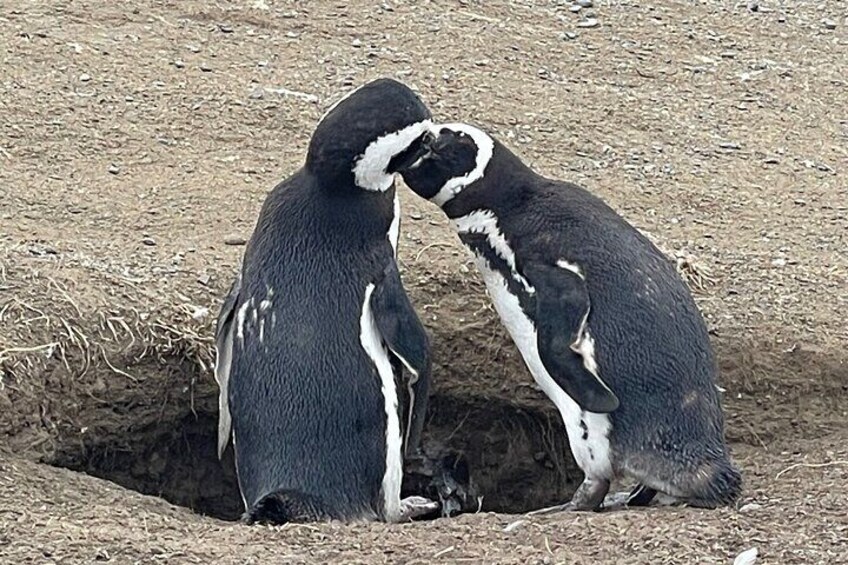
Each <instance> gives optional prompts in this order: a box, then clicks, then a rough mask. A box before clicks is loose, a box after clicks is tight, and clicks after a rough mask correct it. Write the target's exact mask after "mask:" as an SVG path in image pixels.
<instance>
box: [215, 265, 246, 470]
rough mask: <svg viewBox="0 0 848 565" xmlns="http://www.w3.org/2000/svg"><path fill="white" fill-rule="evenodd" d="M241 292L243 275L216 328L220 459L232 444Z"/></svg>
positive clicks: (223, 308) (232, 289)
mask: <svg viewBox="0 0 848 565" xmlns="http://www.w3.org/2000/svg"><path fill="white" fill-rule="evenodd" d="M240 291H241V273H239V274H238V275H237V276H236V280H235V281H234V282H233V284H232V286H231V287H230V291H229V292H228V293H227V297H226V298H224V304H223V305H222V306H221V312H220V313H219V314H218V324H217V327H216V328H215V380H216V381H217V382H218V458H219V459H220V458H221V456H222V455H223V454H224V450H225V449H227V444H228V443H229V442H230V430H231V428H232V418H231V416H230V402H229V389H228V384H229V381H230V367H231V366H232V364H233V329H234V324H233V321H234V320H235V313H236V305H237V304H238V299H239V292H240Z"/></svg>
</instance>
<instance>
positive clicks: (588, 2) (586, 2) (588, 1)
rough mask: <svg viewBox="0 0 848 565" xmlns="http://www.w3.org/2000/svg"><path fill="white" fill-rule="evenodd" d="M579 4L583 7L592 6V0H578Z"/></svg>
mask: <svg viewBox="0 0 848 565" xmlns="http://www.w3.org/2000/svg"><path fill="white" fill-rule="evenodd" d="M577 5H578V6H580V7H581V8H591V7H592V0H577Z"/></svg>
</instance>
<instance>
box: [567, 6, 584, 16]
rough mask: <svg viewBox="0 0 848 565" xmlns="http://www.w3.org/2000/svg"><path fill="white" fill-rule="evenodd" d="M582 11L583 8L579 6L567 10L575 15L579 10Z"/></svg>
mask: <svg viewBox="0 0 848 565" xmlns="http://www.w3.org/2000/svg"><path fill="white" fill-rule="evenodd" d="M582 9H583V7H582V6H580V5H579V4H574V5H573V6H571V7H570V8H569V10H570V11H572V12H574V13H575V14H576V13H577V12H579V11H580V10H582Z"/></svg>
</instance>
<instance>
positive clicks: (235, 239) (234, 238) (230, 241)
mask: <svg viewBox="0 0 848 565" xmlns="http://www.w3.org/2000/svg"><path fill="white" fill-rule="evenodd" d="M245 243H247V240H246V239H245V238H243V237H240V236H238V235H231V236H229V237H226V238H225V239H224V245H244V244H245Z"/></svg>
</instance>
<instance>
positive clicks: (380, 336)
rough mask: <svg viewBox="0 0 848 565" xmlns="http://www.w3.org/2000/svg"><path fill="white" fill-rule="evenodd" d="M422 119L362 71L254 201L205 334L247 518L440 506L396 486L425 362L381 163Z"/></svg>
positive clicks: (221, 439)
mask: <svg viewBox="0 0 848 565" xmlns="http://www.w3.org/2000/svg"><path fill="white" fill-rule="evenodd" d="M430 125H431V122H430V113H429V111H428V110H427V108H426V107H425V106H424V104H423V103H422V102H421V100H420V99H419V98H418V97H417V96H416V95H415V94H414V93H413V92H412V91H411V90H410V89H409V88H408V87H406V86H405V85H403V84H401V83H399V82H397V81H394V80H391V79H380V80H376V81H373V82H370V83H368V84H366V85H364V86H362V87H361V88H359V89H357V90H355V91H354V92H353V93H351V94H350V95H348V96H347V97H345V98H343V99H342V100H341V101H339V102H338V103H337V104H336V105H335V106H334V107H332V108H331V109H330V110H329V111H328V112H327V113H326V114H325V115H324V117H323V118H322V119H321V120H320V122H319V123H318V125H317V127H316V129H315V132H314V134H313V136H312V139H311V141H310V144H309V149H308V153H307V156H306V163H305V165H304V166H303V167H302V168H301V169H300V170H298V171H297V172H295V173H294V174H293V175H292V176H291V177H289V178H288V179H286V180H284V181H283V182H281V183H280V184H279V185H277V187H276V188H274V189H273V190H272V191H271V192H270V194H269V195H268V197H267V199H266V200H265V203H264V205H263V207H262V210H261V212H260V214H259V219H258V221H257V223H256V228H255V231H254V233H253V235H252V237H251V239H250V241H249V243H248V246H247V248H246V251H245V255H244V260H243V265H242V267H241V272H240V274H239V276H238V277H237V279H236V281H235V283H234V284H233V286H232V288H231V290H230V293H229V296H228V297H227V298H226V299H225V302H224V305H223V307H222V309H221V313H220V316H219V319H218V327H217V331H216V341H217V351H218V357H217V361H216V367H215V376H216V380H217V381H218V384H219V387H220V397H219V407H220V416H219V428H218V448H219V456H220V455H221V454H222V453H223V451H224V449H226V447H227V444H228V442H229V440H230V438H232V442H233V447H234V450H235V462H236V471H237V474H238V482H239V488H240V490H241V494H242V497H243V499H244V505H245V510H246V512H245V516H244V520H245V521H247V522H248V523H251V522H256V521H263V522H272V523H281V522H297V521H322V520H343V521H354V520H385V521H390V522H396V521H402V520H407V519H411V518H413V517H416V516H418V515H422V514H426V513H429V512H432V511H433V510H435V509H437V507H438V505H437V503H434V502H431V501H429V500H427V499H424V498H421V497H408V498H406V499H404V500H401V498H400V489H401V481H402V476H403V459H404V452H405V451H407V452H410V451H415V450H416V449H417V447H418V444H419V438H420V434H421V430H422V426H423V423H424V415H425V411H426V407H427V393H428V387H429V377H430V360H429V345H428V339H427V335H426V333H425V331H424V328H423V327H422V325H421V323H420V321H419V320H418V317H417V316H416V314H415V311H414V310H413V308H412V305H411V304H410V302H409V300H408V298H407V295H406V293H405V291H404V288H403V286H402V284H401V279H400V275H399V273H398V267H397V263H396V250H397V243H398V230H399V222H400V210H399V205H398V200H397V196H396V194H395V183H394V177H395V175H394V174H393V172H392V171H393V168H394V167H397V166H400V165H403V164H405V162H404V159H405V151H406V150H407V148H408V147H409V146H410V144H412V143H413V142H414V141H416V140H419V138H420V137H421V136H422V135H424V134H425V132H426V131H427V130H428V128H429V126H430ZM403 368H405V369H406V371H407V372H408V373H409V376H410V378H409V381H408V383H407V384H408V386H401V383H402V381H401V377H402V369H403Z"/></svg>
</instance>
